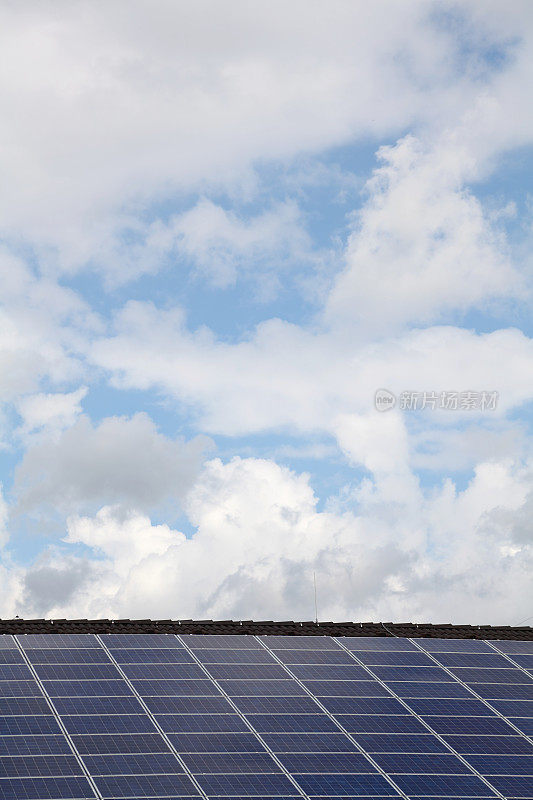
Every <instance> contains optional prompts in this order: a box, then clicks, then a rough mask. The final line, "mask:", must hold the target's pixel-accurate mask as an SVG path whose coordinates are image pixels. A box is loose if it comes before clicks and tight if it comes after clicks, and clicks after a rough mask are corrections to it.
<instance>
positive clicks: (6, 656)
mask: <svg viewBox="0 0 533 800" xmlns="http://www.w3.org/2000/svg"><path fill="white" fill-rule="evenodd" d="M24 663H25V661H24V657H23V655H22V653H20V652H19V651H18V650H7V649H5V650H3V649H2V648H1V647H0V664H24Z"/></svg>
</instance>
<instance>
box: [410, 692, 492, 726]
mask: <svg viewBox="0 0 533 800" xmlns="http://www.w3.org/2000/svg"><path fill="white" fill-rule="evenodd" d="M409 706H410V707H411V708H412V709H413V711H414V712H415V714H420V716H429V715H430V716H437V717H439V716H440V717H487V716H492V715H493V714H494V711H492V710H491V709H490V708H489V707H488V706H487V705H486V704H485V703H483V701H482V700H476V698H475V697H473V698H472V699H471V700H440V699H438V698H433V699H432V700H419V699H418V698H416V697H415V698H411V699H410V700H409ZM428 722H429V723H431V720H430V719H428Z"/></svg>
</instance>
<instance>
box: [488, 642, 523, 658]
mask: <svg viewBox="0 0 533 800" xmlns="http://www.w3.org/2000/svg"><path fill="white" fill-rule="evenodd" d="M491 645H493V646H494V647H497V648H498V650H501V652H502V653H507V654H508V655H510V656H513V655H514V654H515V653H521V654H522V655H524V654H525V653H529V654H530V655H533V642H512V641H509V642H504V641H496V642H491Z"/></svg>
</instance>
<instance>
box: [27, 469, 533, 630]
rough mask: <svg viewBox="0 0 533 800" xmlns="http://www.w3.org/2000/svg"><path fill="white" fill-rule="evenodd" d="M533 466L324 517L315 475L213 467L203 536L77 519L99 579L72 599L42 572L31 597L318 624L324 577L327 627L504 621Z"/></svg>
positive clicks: (527, 562)
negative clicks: (315, 595) (349, 622)
mask: <svg viewBox="0 0 533 800" xmlns="http://www.w3.org/2000/svg"><path fill="white" fill-rule="evenodd" d="M530 469H531V468H530V467H528V466H527V465H524V464H516V463H515V464H513V463H511V462H500V463H485V464H482V465H480V466H479V467H478V469H477V471H476V474H475V476H474V477H473V479H472V481H471V482H470V484H469V486H468V487H467V488H466V489H464V490H463V491H462V492H459V491H457V489H456V488H455V487H454V485H453V484H452V483H451V482H450V481H447V482H445V483H444V484H443V485H442V486H441V487H440V488H439V489H437V490H433V491H431V492H427V493H425V492H423V491H422V490H420V489H418V490H417V492H416V493H415V494H413V495H412V497H411V499H410V500H407V501H402V499H401V498H400V497H395V496H393V495H391V494H390V485H389V484H388V482H387V481H386V480H383V479H382V478H379V479H373V480H372V481H371V483H372V490H371V491H370V490H369V488H368V486H367V487H366V488H365V487H363V486H361V492H360V495H359V506H358V510H357V513H354V512H347V511H344V512H343V511H341V510H338V511H334V510H333V508H331V510H329V511H318V510H317V507H316V506H317V498H316V497H315V495H314V493H313V491H312V489H311V488H310V486H309V480H308V476H307V475H297V474H295V473H293V472H290V471H289V470H287V469H285V468H281V467H279V466H278V465H276V464H274V463H273V462H271V461H266V460H261V459H240V458H234V459H232V460H231V461H230V462H229V463H227V464H223V463H222V462H221V461H220V460H218V459H215V460H213V461H210V462H208V463H207V464H206V466H205V469H204V470H203V472H202V474H201V476H200V477H199V480H198V481H197V482H196V484H195V486H194V487H193V489H192V490H191V492H190V494H189V496H188V499H187V510H188V514H189V517H190V519H191V522H192V523H193V524H194V525H195V529H196V530H195V533H194V535H193V536H192V537H191V538H185V537H184V536H183V534H182V533H180V532H179V531H175V530H172V529H170V528H168V527H167V526H166V525H152V523H151V522H150V519H149V518H148V517H146V516H143V515H140V514H134V513H130V514H127V515H124V514H123V513H122V512H120V511H119V510H117V509H113V508H109V507H106V508H103V509H102V510H101V511H100V512H98V514H97V515H96V516H95V517H72V518H71V519H70V520H69V522H68V534H67V537H66V541H67V542H68V543H70V544H83V545H85V546H87V547H89V548H91V550H92V552H93V553H94V556H93V557H92V558H90V560H89V566H90V569H89V570H88V573H87V574H88V575H89V578H88V579H85V580H84V581H83V582H82V583H79V584H77V585H74V584H72V586H71V589H72V591H71V593H70V595H69V596H68V598H66V599H65V602H63V603H62V602H61V601H60V599H59V598H56V596H55V593H54V589H53V588H52V587H51V588H50V590H49V596H48V597H46V596H45V595H46V586H47V585H49V584H45V588H44V593H45V595H44V596H43V593H42V592H43V589H42V586H43V585H42V583H41V582H40V577H41V573H40V572H39V569H42V568H39V569H37V570H35V571H33V572H30V573H28V575H27V576H26V578H25V581H26V588H27V590H28V592H29V594H28V593H27V595H26V596H27V598H29V597H30V595H31V598H32V602H33V603H34V606H33V611H34V612H35V613H37V612H39V613H46V614H50V615H52V616H53V615H58V616H63V614H64V613H65V611H66V610H68V613H69V614H75V615H79V616H89V617H91V616H110V617H121V616H124V615H128V616H130V615H131V616H140V617H146V616H152V617H168V616H172V617H175V618H179V617H181V618H189V617H193V618H194V617H197V618H206V617H208V618H217V617H218V618H228V617H234V618H243V617H244V618H250V617H254V618H257V619H259V618H282V619H284V618H287V617H295V618H299V619H309V618H312V616H313V600H312V574H313V571H316V573H317V582H318V587H319V605H320V615H321V618H322V619H336V620H341V619H358V618H359V619H380V618H381V619H391V618H402V619H413V620H415V621H420V620H423V619H427V618H428V617H429V618H431V619H432V620H434V621H450V620H453V621H455V622H471V623H475V622H483V621H486V620H487V618H490V619H491V621H493V622H495V623H496V622H500V623H506V622H509V621H512V620H513V619H514V618H515V617H516V614H517V613H518V614H520V609H521V608H522V604H523V597H524V593H525V592H527V586H528V570H529V569H530V567H531V552H530V546H529V545H530V542H525V541H524V540H523V537H521V536H520V535H519V533H518V534H517V535H516V536H515V533H514V532H513V529H512V528H510V527H509V524H508V523H509V519H516V520H517V530H518V531H519V530H520V527H521V524H520V520H521V519H522V515H523V513H524V510H525V508H526V503H527V497H528V491H529V485H530V480H531V472H530ZM391 503H392V504H393V506H392V507H393V508H394V513H392V507H391ZM502 515H503V517H502ZM495 555H496V556H497V557H495Z"/></svg>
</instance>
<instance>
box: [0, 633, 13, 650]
mask: <svg viewBox="0 0 533 800" xmlns="http://www.w3.org/2000/svg"><path fill="white" fill-rule="evenodd" d="M16 647H17V645H16V643H15V640H14V639H13V637H12V636H10V635H9V634H7V633H5V634H3V635H1V636H0V650H8V649H10V648H13V649H16Z"/></svg>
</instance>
